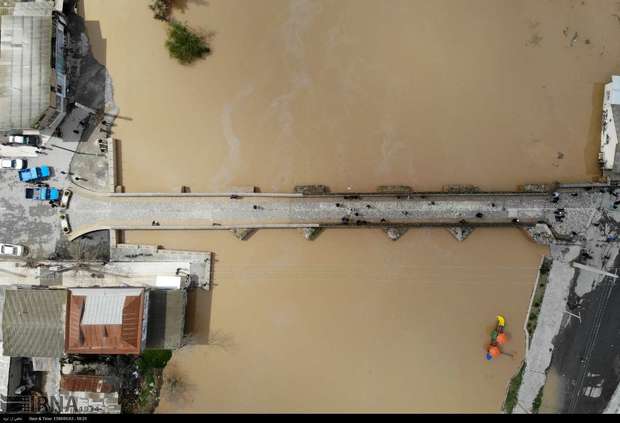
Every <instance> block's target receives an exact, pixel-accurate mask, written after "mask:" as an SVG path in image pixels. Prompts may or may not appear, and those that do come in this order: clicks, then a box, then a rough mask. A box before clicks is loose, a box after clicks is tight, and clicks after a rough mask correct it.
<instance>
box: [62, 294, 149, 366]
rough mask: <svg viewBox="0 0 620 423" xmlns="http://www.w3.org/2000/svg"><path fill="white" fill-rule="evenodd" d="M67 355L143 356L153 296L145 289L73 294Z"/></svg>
mask: <svg viewBox="0 0 620 423" xmlns="http://www.w3.org/2000/svg"><path fill="white" fill-rule="evenodd" d="M69 292H70V294H69V301H68V308H67V319H66V333H67V336H66V340H65V351H66V352H67V353H69V354H136V355H137V354H140V353H141V352H142V350H143V348H144V346H145V343H146V328H147V321H148V298H149V295H148V294H149V292H148V291H146V290H144V288H76V289H71V290H69Z"/></svg>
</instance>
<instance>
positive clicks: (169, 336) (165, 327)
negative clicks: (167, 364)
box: [146, 289, 187, 349]
mask: <svg viewBox="0 0 620 423" xmlns="http://www.w3.org/2000/svg"><path fill="white" fill-rule="evenodd" d="M186 307H187V291H185V290H161V289H157V290H152V291H151V293H150V295H149V319H148V331H147V337H146V346H147V348H163V349H177V348H179V347H180V346H181V343H182V341H183V332H184V329H185V309H186Z"/></svg>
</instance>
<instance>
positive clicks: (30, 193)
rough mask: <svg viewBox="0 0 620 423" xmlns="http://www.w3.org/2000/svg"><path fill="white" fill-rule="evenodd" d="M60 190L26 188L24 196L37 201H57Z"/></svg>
mask: <svg viewBox="0 0 620 423" xmlns="http://www.w3.org/2000/svg"><path fill="white" fill-rule="evenodd" d="M60 194H61V190H59V189H58V188H53V187H52V188H46V187H41V188H26V198H27V199H29V200H39V201H58V199H59V198H60Z"/></svg>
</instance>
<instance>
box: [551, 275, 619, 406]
mask: <svg viewBox="0 0 620 423" xmlns="http://www.w3.org/2000/svg"><path fill="white" fill-rule="evenodd" d="M617 265H618V264H617V263H616V265H615V266H617ZM578 302H579V299H578V298H577V297H576V296H575V295H574V294H572V295H571V298H570V299H569V305H570V306H571V308H572V310H571V311H572V312H573V313H575V314H578V315H580V317H581V321H579V320H578V319H576V318H570V323H569V324H568V326H567V327H566V328H565V329H564V330H563V331H561V332H560V334H559V335H558V337H557V341H556V345H555V350H554V355H553V359H552V362H551V366H552V367H553V368H554V369H555V370H556V371H557V373H558V374H559V375H560V378H561V381H562V383H561V387H560V397H561V406H560V410H559V411H561V412H563V413H601V412H602V411H603V410H604V409H605V407H606V406H607V403H608V402H609V399H610V398H611V397H612V395H613V393H614V391H615V389H616V387H617V385H618V382H620V336H619V335H620V283H618V280H617V279H613V278H610V277H605V278H604V279H603V280H602V281H601V282H600V283H599V285H598V286H597V287H596V289H594V290H593V291H591V292H589V293H588V294H586V295H584V296H583V297H582V299H581V302H580V303H579V305H577V303H578ZM567 318H568V316H567Z"/></svg>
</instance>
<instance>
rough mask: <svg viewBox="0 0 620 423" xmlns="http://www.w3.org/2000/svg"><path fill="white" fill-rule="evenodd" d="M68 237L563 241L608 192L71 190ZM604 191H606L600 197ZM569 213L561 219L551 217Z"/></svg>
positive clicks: (579, 229) (581, 227)
mask: <svg viewBox="0 0 620 423" xmlns="http://www.w3.org/2000/svg"><path fill="white" fill-rule="evenodd" d="M71 189H72V191H73V198H72V199H71V203H70V206H69V208H68V210H67V211H66V216H67V218H68V221H69V224H70V226H71V233H70V234H69V237H70V239H75V238H77V237H79V236H81V235H83V234H86V233H88V232H92V231H95V230H102V229H109V230H224V229H281V228H326V227H329V228H337V227H340V228H350V227H368V226H370V227H382V228H390V227H420V226H445V227H464V226H467V227H478V226H498V225H501V226H503V225H515V226H533V225H535V224H536V223H540V222H545V223H547V225H548V226H549V228H550V229H551V230H552V231H553V232H554V233H555V234H556V235H559V236H574V233H580V232H583V231H584V230H585V229H586V227H587V226H588V225H589V224H590V223H591V221H592V219H593V217H594V215H595V214H596V213H597V210H598V209H599V208H600V207H601V206H602V205H603V202H609V197H611V196H610V195H609V194H608V193H607V192H606V191H605V190H602V189H591V188H586V189H583V188H573V189H569V190H567V189H563V190H561V191H560V192H561V194H560V200H559V201H558V202H555V203H554V202H552V196H551V195H550V194H549V193H527V192H519V193H517V192H488V193H469V194H465V193H443V192H427V193H422V192H416V193H358V194H352V193H333V194H331V193H327V194H310V195H305V194H298V193H292V194H281V193H273V194H269V193H223V194H210V193H122V194H121V193H95V192H91V191H87V190H84V189H82V188H80V187H77V186H73V187H72V188H71ZM602 191H605V192H602ZM558 208H561V209H564V210H565V213H566V216H565V218H564V220H563V222H557V221H556V218H555V215H554V212H555V211H556V210H557V209H558Z"/></svg>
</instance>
